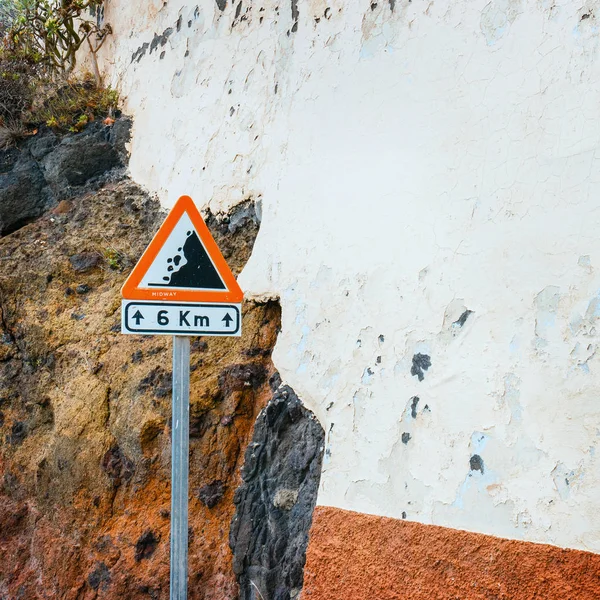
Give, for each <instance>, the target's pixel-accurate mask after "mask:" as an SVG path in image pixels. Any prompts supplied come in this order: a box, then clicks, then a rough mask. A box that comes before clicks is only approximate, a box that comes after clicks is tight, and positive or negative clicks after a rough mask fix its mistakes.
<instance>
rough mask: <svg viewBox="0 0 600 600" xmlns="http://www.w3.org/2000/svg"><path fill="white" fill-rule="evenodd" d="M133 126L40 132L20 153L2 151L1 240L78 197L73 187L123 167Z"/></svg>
mask: <svg viewBox="0 0 600 600" xmlns="http://www.w3.org/2000/svg"><path fill="white" fill-rule="evenodd" d="M130 128H131V121H130V120H129V119H127V118H121V119H119V120H117V121H116V122H115V123H114V124H113V126H112V127H107V126H104V125H102V123H100V122H94V123H92V124H91V125H89V126H88V127H86V129H85V130H84V131H82V132H81V133H78V134H76V135H67V136H64V137H63V138H59V137H57V136H56V135H55V134H54V133H53V132H52V131H49V130H45V129H44V130H41V131H40V133H38V134H37V135H35V136H33V137H31V138H29V139H28V140H27V141H26V142H24V143H22V144H20V145H19V147H18V148H11V149H9V150H4V151H0V235H7V234H9V233H12V232H13V231H16V230H17V229H19V228H20V227H22V226H23V225H25V224H27V223H29V222H31V221H32V220H34V219H35V218H37V217H39V216H40V215H41V214H42V213H43V212H44V211H45V210H46V209H47V208H48V207H50V206H52V205H54V204H56V203H58V202H60V201H61V200H64V199H65V198H69V197H71V196H73V195H74V194H77V193H81V192H80V191H79V190H78V189H77V188H78V187H80V186H83V185H86V184H89V183H91V182H93V181H94V180H95V179H98V178H99V177H102V176H104V175H105V174H106V173H107V172H108V171H110V170H111V169H113V168H115V167H122V166H124V165H125V164H126V162H127V156H126V150H125V143H126V142H127V140H128V139H129V131H130Z"/></svg>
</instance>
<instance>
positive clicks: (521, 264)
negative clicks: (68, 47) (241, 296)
mask: <svg viewBox="0 0 600 600" xmlns="http://www.w3.org/2000/svg"><path fill="white" fill-rule="evenodd" d="M105 18H106V20H107V21H109V22H110V23H111V25H112V26H113V30H114V33H115V34H114V36H113V37H112V38H111V40H110V43H107V45H106V47H105V50H103V52H104V56H103V69H104V70H105V73H106V76H107V79H108V80H111V81H112V82H113V83H114V84H115V85H118V86H119V88H120V90H121V92H122V94H123V96H124V98H125V108H126V111H127V112H128V113H130V114H132V115H133V116H134V118H135V120H134V130H133V141H132V146H131V149H132V162H131V172H132V175H133V177H134V178H135V179H136V180H137V181H139V182H141V183H142V184H144V185H145V186H147V187H148V188H150V189H151V190H154V191H156V192H158V194H159V195H160V197H161V199H162V201H163V203H164V205H165V206H169V205H171V204H172V203H173V202H174V200H175V199H176V198H177V197H178V196H179V195H180V194H181V193H187V194H190V195H192V197H193V198H194V199H195V200H196V201H197V203H198V204H199V205H200V206H201V207H202V206H207V205H210V206H211V207H212V209H213V210H215V211H218V210H224V209H226V208H228V207H229V206H231V205H233V204H235V203H237V202H239V201H241V200H243V199H246V198H250V197H252V198H255V199H256V200H260V201H261V202H262V213H263V214H262V216H263V221H262V227H261V231H260V235H259V237H258V240H257V243H256V245H255V247H254V251H253V254H252V257H251V259H250V262H249V263H248V265H247V266H246V268H245V270H244V272H243V273H242V276H241V283H242V287H243V288H244V289H245V291H246V292H247V295H248V297H250V298H252V297H254V298H265V297H279V298H280V299H281V305H282V332H281V334H280V336H279V338H278V341H277V345H276V347H275V352H274V363H275V365H276V367H277V368H278V370H279V371H280V372H281V375H282V378H283V380H284V382H286V383H288V384H290V385H291V386H292V387H293V388H294V390H295V391H296V392H297V393H298V395H299V397H301V398H302V399H303V401H305V402H306V403H307V404H308V406H309V407H310V408H311V409H313V410H314V411H315V413H316V414H317V416H318V417H319V419H320V420H321V423H322V424H323V426H324V429H325V432H326V448H325V456H324V462H323V475H322V479H321V484H320V490H319V503H320V504H324V505H331V506H335V507H339V508H347V509H352V510H355V511H359V512H366V513H375V514H378V515H385V516H391V517H395V518H398V519H403V518H406V519H408V520H415V521H420V522H422V523H435V524H440V525H444V526H448V527H454V528H460V529H467V530H471V531H476V532H483V533H488V534H494V535H498V536H503V537H507V538H516V539H523V540H529V541H538V542H546V543H549V544H555V545H558V546H564V547H571V548H578V549H585V550H591V551H594V552H600V522H599V521H598V519H597V518H596V517H597V513H598V510H599V508H600V493H599V491H598V490H599V489H600V487H599V483H600V462H599V461H600V459H599V456H598V452H597V448H598V442H599V436H600V408H599V404H598V401H597V398H598V395H599V393H600V377H599V375H598V374H599V372H600V371H599V369H600V363H599V357H598V356H597V354H596V349H597V343H598V331H597V327H598V318H599V317H600V308H599V307H600V296H599V290H600V275H599V273H598V270H597V269H598V266H599V265H600V242H599V241H598V227H597V224H598V202H597V196H598V193H599V191H600V169H599V167H600V163H599V160H598V157H597V147H598V141H599V135H600V120H599V119H598V118H597V117H598V114H599V110H600V95H599V92H600V83H598V82H599V81H600V57H599V56H598V51H599V41H600V38H599V33H598V25H597V19H598V18H600V4H599V3H598V2H596V1H592V0H589V1H587V2H582V3H574V2H571V1H569V0H562V1H561V0H557V1H554V2H553V1H550V0H548V1H545V0H539V1H533V0H492V1H490V2H488V1H487V0H475V1H471V0H468V1H467V0H460V1H455V2H447V1H442V2H427V1H422V0H413V1H412V2H410V1H409V0H385V1H384V0H376V1H370V2H369V1H365V2H362V1H361V2H342V1H341V0H291V1H285V2H275V1H274V0H265V1H264V2H258V1H256V0H254V1H251V2H250V1H248V0H242V1H240V2H235V3H233V4H232V2H231V1H227V0H219V1H217V2H215V1H213V0H203V1H202V2H199V3H198V4H197V5H196V4H195V3H187V2H184V1H182V0H177V1H174V0H169V1H168V2H163V1H162V0H160V1H158V0H152V1H149V2H148V3H147V4H146V5H145V9H144V10H143V11H141V10H140V8H139V6H138V5H137V4H135V3H131V2H128V1H126V0H108V1H107V6H106V9H105Z"/></svg>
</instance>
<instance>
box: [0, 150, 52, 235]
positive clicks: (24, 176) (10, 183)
mask: <svg viewBox="0 0 600 600" xmlns="http://www.w3.org/2000/svg"><path fill="white" fill-rule="evenodd" d="M13 156H14V155H11V157H9V158H10V159H11V160H12V157H13ZM8 162H9V161H8ZM8 162H7V161H5V166H6V167H8ZM45 184H46V182H45V180H44V175H43V174H42V171H41V169H40V167H39V165H38V164H37V162H36V161H35V160H33V159H32V158H31V157H30V156H29V155H28V154H25V153H22V154H21V155H20V156H19V157H18V160H17V161H16V162H14V163H13V165H12V169H10V170H8V171H6V172H5V173H2V174H0V235H7V234H9V233H12V232H13V231H16V230H17V229H19V228H20V227H23V225H26V224H27V223H29V222H31V221H33V220H34V219H35V218H36V217H39V216H40V215H41V214H42V213H43V212H44V210H46V208H47V206H48V196H47V194H45V193H44V186H45Z"/></svg>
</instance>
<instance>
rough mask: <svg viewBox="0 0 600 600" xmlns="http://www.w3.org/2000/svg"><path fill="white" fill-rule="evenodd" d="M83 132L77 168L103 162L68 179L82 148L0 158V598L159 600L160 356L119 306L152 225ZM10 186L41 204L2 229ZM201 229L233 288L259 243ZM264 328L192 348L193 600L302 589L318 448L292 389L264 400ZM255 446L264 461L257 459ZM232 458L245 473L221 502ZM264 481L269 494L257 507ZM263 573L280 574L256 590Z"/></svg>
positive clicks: (228, 220)
mask: <svg viewBox="0 0 600 600" xmlns="http://www.w3.org/2000/svg"><path fill="white" fill-rule="evenodd" d="M92 134H93V136H96V138H98V139H100V138H101V140H100V143H101V144H105V145H104V146H103V152H104V154H102V152H100V155H99V157H96V158H94V159H93V160H92V159H90V160H91V163H90V164H92V165H95V164H98V163H99V162H102V161H103V160H104V158H102V157H103V156H105V155H108V156H112V157H113V158H112V159H111V160H110V161H108V162H106V165H105V168H103V169H99V171H100V172H98V170H96V171H94V169H92V170H91V173H88V175H85V176H84V175H80V177H79V179H77V178H76V180H73V179H72V180H69V179H68V178H67V177H66V175H65V169H67V172H68V169H69V168H71V167H70V165H72V164H73V161H69V160H67V159H66V158H65V156H67V155H68V156H71V157H72V158H74V157H76V156H77V154H73V152H75V150H74V149H73V147H74V146H77V144H80V145H81V144H83V146H81V148H80V152H81V153H82V154H81V156H83V157H84V158H85V156H87V154H90V155H91V154H93V152H92V151H90V150H82V148H87V146H86V145H85V144H86V142H85V139H86V137H85V136H81V137H79V138H77V137H76V136H74V137H75V139H73V138H71V139H67V140H64V139H63V140H52V141H51V142H47V144H48V147H49V151H48V152H46V154H44V155H43V156H37V157H36V156H35V155H34V154H32V150H31V147H30V146H29V144H30V143H31V142H28V145H26V146H25V147H22V148H20V149H16V150H12V151H10V152H9V153H6V152H5V153H4V157H3V160H4V163H3V164H4V165H5V168H4V171H3V173H4V175H1V174H0V178H1V177H3V176H4V179H0V215H2V223H9V224H8V225H3V231H4V232H5V233H7V232H8V233H10V235H6V236H5V237H4V238H2V239H0V434H1V436H2V437H1V439H2V443H1V446H0V598H3V599H4V598H6V599H13V598H14V599H17V598H23V599H36V598H65V599H75V598H77V599H86V600H87V599H93V598H115V599H116V598H128V599H135V598H153V599H162V598H168V594H169V590H168V587H169V517H170V514H169V510H170V399H171V375H170V361H171V356H170V351H171V342H170V338H168V337H158V336H157V337H141V336H140V337H138V336H124V335H122V334H121V333H120V294H119V290H120V287H121V285H122V283H123V281H124V280H125V278H126V276H127V274H128V272H129V270H130V269H131V267H132V266H133V264H134V263H135V261H136V260H137V258H138V257H139V256H140V254H141V252H142V250H143V249H144V247H145V245H146V244H147V243H148V242H149V240H150V239H151V237H152V235H153V233H154V232H155V230H156V229H157V227H158V226H159V224H160V222H161V220H162V218H163V217H164V213H163V212H162V211H161V209H160V207H159V205H158V203H157V202H156V201H155V200H153V199H152V198H150V197H149V196H148V195H147V194H146V193H145V192H144V191H143V190H141V189H140V188H139V187H137V186H136V185H135V184H133V183H132V182H131V181H129V180H128V179H126V178H124V177H123V175H122V173H121V172H120V171H116V172H115V171H114V170H113V171H112V172H110V173H108V174H106V173H103V171H106V169H109V168H112V167H115V166H117V167H118V166H119V165H121V164H122V163H121V158H120V154H119V150H118V145H116V144H115V143H113V142H111V139H112V138H111V136H113V137H114V132H113V131H108V130H107V129H106V128H98V129H94V130H93V131H92V132H91V133H89V134H88V137H89V135H92ZM96 138H95V139H96ZM82 140H83V141H82ZM36 142H38V140H36ZM88 143H89V140H88ZM57 152H60V154H59V155H56V153H57ZM53 153H54V158H52V155H53ZM82 161H83V159H82ZM83 162H85V161H83ZM74 164H75V165H80V164H82V162H77V160H75V163H74ZM76 170H77V169H76ZM79 170H81V169H79ZM19 174H21V175H22V174H24V175H23V176H22V177H21V179H23V180H25V179H27V177H29V178H31V177H35V178H37V180H38V183H39V185H38V188H39V190H38V191H37V192H36V194H37V195H36V198H35V202H32V203H30V205H27V206H33V207H34V208H33V209H32V210H26V211H25V212H24V214H21V216H19V217H18V218H16V217H15V213H14V210H13V208H12V207H11V206H9V204H8V202H9V201H10V202H13V203H14V202H16V204H15V206H16V205H18V204H19V203H18V202H17V200H18V195H17V194H16V192H15V188H14V186H15V185H17V184H18V183H19V181H20V180H19V176H20V175H19ZM15 182H17V183H15ZM21 183H22V182H21ZM11 185H12V186H13V188H11V187H10V186H11ZM19 185H21V184H19ZM38 188H36V190H37V189H38ZM7 190H8V191H7ZM7 199H8V200H7ZM48 209H49V210H48ZM3 210H4V212H3ZM11 211H12V212H11ZM40 215H41V216H40ZM207 222H208V224H209V226H210V228H211V230H212V232H213V235H214V236H215V238H216V240H217V243H218V244H219V246H220V247H221V249H222V251H223V253H224V255H225V257H226V259H227V260H228V263H229V264H230V266H231V267H232V268H233V270H234V272H235V273H236V274H237V273H238V272H239V271H240V270H241V268H242V267H243V265H244V264H245V262H246V260H247V259H248V257H249V255H250V252H251V250H252V246H253V243H254V239H255V237H256V234H257V232H258V227H259V222H258V218H257V215H256V211H255V208H254V206H253V205H252V204H250V203H245V204H242V205H240V206H239V207H238V208H237V209H236V210H235V211H234V212H233V213H232V214H230V215H220V216H215V215H208V217H207ZM24 224H25V225H24ZM279 326H280V309H279V305H278V304H277V303H274V302H269V303H266V304H257V303H252V302H246V303H245V304H244V315H243V335H242V337H241V338H225V339H220V338H206V339H194V340H193V343H192V359H191V426H190V438H191V439H190V502H189V510H190V528H189V541H190V557H189V560H190V579H189V589H190V594H189V596H190V598H198V599H200V598H203V599H212V598H231V599H233V598H237V597H238V594H239V588H238V584H237V581H236V577H237V578H238V579H239V581H240V582H241V583H242V597H244V598H250V597H253V596H252V595H251V594H249V593H247V591H246V590H247V588H248V586H249V585H250V584H249V583H248V581H250V580H252V577H253V575H252V573H253V572H254V571H252V569H253V568H254V569H255V570H256V568H258V569H259V570H260V571H261V574H262V575H261V577H260V578H259V580H257V582H256V584H255V587H256V586H259V587H260V589H261V592H260V593H261V594H262V597H263V598H264V599H265V600H268V599H269V598H275V597H276V598H278V599H280V598H290V597H293V596H295V595H296V594H297V591H298V589H299V587H298V586H299V585H301V583H302V567H303V564H304V552H305V548H306V534H307V532H308V527H309V526H310V518H311V514H312V509H313V507H314V503H315V499H316V488H317V484H318V478H319V472H320V460H321V452H322V438H323V435H322V429H321V428H320V426H319V425H318V423H317V422H316V421H315V420H314V418H313V417H312V416H311V415H310V414H309V413H308V411H306V410H305V409H304V408H302V407H301V405H300V401H299V400H298V399H297V398H296V397H295V395H294V394H293V392H292V391H291V390H285V389H283V388H282V389H279V387H280V386H279V384H280V382H279V377H278V375H277V374H276V371H275V368H274V366H273V363H272V361H271V351H272V349H273V346H274V343H275V340H276V337H277V333H278V328H279ZM273 395H275V397H274V398H273V400H272V401H271V403H270V405H269V406H270V407H271V408H268V409H266V412H265V413H263V416H261V418H260V419H259V423H260V427H259V428H257V430H256V432H255V433H254V442H253V445H252V446H251V449H248V450H246V449H247V447H248V443H249V441H250V439H251V438H252V435H253V427H254V423H255V421H256V419H257V416H258V415H259V413H260V412H261V410H262V409H263V407H265V406H266V405H267V403H268V402H269V400H271V398H272V396H273ZM274 413H276V414H277V415H279V416H276V417H272V416H270V415H273V414H274ZM302 440H305V443H304V442H303V441H302ZM301 443H304V449H303V450H302V449H300V448H299V447H298V448H297V449H294V446H295V445H296V446H297V445H298V444H301ZM257 447H261V448H264V449H265V450H264V453H263V454H262V455H261V456H265V457H266V456H267V455H268V460H267V459H266V458H261V459H260V460H257V461H255V460H254V457H253V450H252V448H254V449H255V448H257ZM292 451H293V452H292ZM244 453H246V463H248V464H251V466H246V467H245V468H244V471H242V473H243V480H244V482H243V483H244V485H243V486H242V488H240V491H238V493H237V494H236V489H237V488H238V486H239V485H240V484H241V483H242V476H241V475H240V469H241V467H242V465H243V463H244ZM290 453H292V454H290ZM294 456H295V457H296V458H295V459H294V458H293V457H294ZM290 458H293V460H295V462H293V461H292V463H290ZM278 472H281V473H282V475H281V477H280V478H279V479H277V477H276V474H277V473H278ZM263 480H268V481H269V482H271V483H270V484H269V485H267V486H263V487H264V490H263V491H262V495H261V494H259V493H258V491H257V489H258V488H257V486H258V487H260V485H261V484H260V482H261V481H263ZM263 482H264V481H263ZM249 486H250V487H249ZM234 498H235V503H237V506H238V514H237V516H236V519H235V521H234V528H233V529H232V534H231V536H232V537H231V544H232V548H233V550H234V552H233V553H232V551H231V549H230V547H229V538H230V523H231V521H232V518H233V516H234V510H235V504H234ZM259 504H260V509H259V511H258V513H257V512H256V511H253V510H252V506H254V505H259ZM257 515H258V516H259V522H257V521H256V519H255V517H256V516H257ZM290 519H292V521H293V523H292V524H290V523H289V521H290ZM271 520H274V521H275V522H276V523H279V524H280V530H279V533H277V532H275V534H273V533H272V531H271V529H270V528H269V526H268V523H270V522H271ZM281 524H282V525H281ZM241 529H243V531H244V536H243V540H242V538H241V537H240V534H239V531H240V530H241ZM267 530H269V531H271V533H268V534H267V533H266V531H267ZM249 547H251V548H252V551H248V548H249ZM265 556H275V557H276V558H275V559H273V561H271V562H269V561H266V562H265V559H264V557H265ZM234 557H235V558H234ZM271 563H273V565H276V566H277V569H278V570H277V571H273V569H271V570H270V572H272V573H273V574H272V575H271V576H270V577H269V578H266V577H265V575H264V571H265V569H267V570H269V569H270V568H271V566H273V565H272V564H271ZM234 564H235V573H234V568H233V565H234ZM289 572H293V573H294V575H293V576H291V577H290V576H288V575H287V573H289ZM267 580H268V581H267ZM252 589H253V588H252ZM257 589H258V588H257ZM251 593H253V592H251ZM257 597H258V596H257Z"/></svg>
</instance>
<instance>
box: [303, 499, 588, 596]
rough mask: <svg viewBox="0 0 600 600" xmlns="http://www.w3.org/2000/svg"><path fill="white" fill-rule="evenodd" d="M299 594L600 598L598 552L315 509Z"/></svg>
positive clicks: (327, 508)
mask: <svg viewBox="0 0 600 600" xmlns="http://www.w3.org/2000/svg"><path fill="white" fill-rule="evenodd" d="M301 599H302V600H367V599H369V600H438V599H439V600H442V599H443V600H534V599H535V600H599V599H600V555H597V554H592V553H589V552H582V551H579V550H565V549H561V548H557V547H555V546H548V545H545V544H533V543H530V542H521V541H514V540H506V539H501V538H496V537H492V536H488V535H482V534H478V533H470V532H466V531H459V530H456V529H447V528H444V527H438V526H435V525H423V524H421V523H413V522H408V521H400V520H396V519H389V518H385V517H377V516H371V515H364V514H361V513H355V512H350V511H345V510H341V509H338V508H332V507H324V506H319V507H317V508H316V509H315V514H314V518H313V524H312V528H311V533H310V540H309V545H308V552H307V563H306V568H305V572H304V589H303V592H302V595H301Z"/></svg>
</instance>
